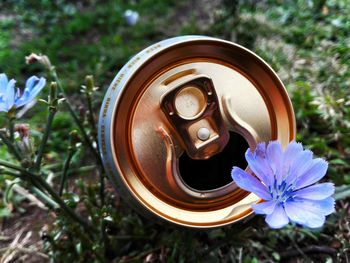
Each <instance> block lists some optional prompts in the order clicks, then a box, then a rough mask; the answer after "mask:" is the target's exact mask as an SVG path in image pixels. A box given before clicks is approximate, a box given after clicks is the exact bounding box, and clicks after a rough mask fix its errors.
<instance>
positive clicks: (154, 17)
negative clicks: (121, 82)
mask: <svg viewBox="0 0 350 263" xmlns="http://www.w3.org/2000/svg"><path fill="white" fill-rule="evenodd" d="M126 9H133V10H136V11H138V12H139V14H140V21H139V23H137V24H136V25H135V26H128V25H127V24H126V22H125V21H124V19H123V12H124V11H125V10H126ZM349 14H350V3H349V1H348V0H328V1H326V0H297V1H292V0H289V1H288V0H285V1H283V0H266V1H254V0H251V1H229V0H223V1H199V0H197V1H185V0H177V1H174V0H168V1H162V0H140V1H136V0H135V1H122V0H113V1H112V0H105V1H97V0H95V1H94V0H91V1H68V0H55V1H49V0H27V1H26V0H17V1H16V0H7V1H6V0H5V1H1V3H0V72H5V73H6V74H7V75H8V76H9V77H10V78H16V79H17V81H18V83H19V84H20V85H21V84H22V86H23V84H24V81H25V79H26V78H28V77H29V76H31V75H33V74H37V75H43V72H42V69H41V68H40V67H39V66H37V65H32V66H28V65H26V64H25V62H24V57H25V56H26V55H28V54H29V53H31V52H36V53H43V54H46V55H47V56H49V57H50V59H51V61H52V64H54V65H55V66H56V68H57V70H58V73H59V75H60V76H61V77H62V81H63V84H64V85H65V86H66V87H67V90H68V92H69V94H70V97H71V98H72V99H73V100H74V101H75V103H76V105H75V106H76V109H77V111H84V107H86V105H85V102H84V98H82V96H81V94H79V90H80V86H81V85H82V84H83V82H84V81H83V80H84V76H85V75H87V74H93V75H94V76H95V81H96V82H97V86H99V87H100V89H99V91H98V92H96V94H95V100H94V104H93V106H94V109H95V110H96V115H97V114H98V111H99V106H100V104H101V101H102V98H103V95H104V92H105V91H106V89H107V87H108V84H109V83H110V81H111V80H112V78H113V76H114V75H115V74H116V73H117V72H118V70H119V69H120V68H121V67H122V66H123V65H124V64H125V63H126V62H127V61H128V59H129V58H130V57H131V56H132V55H133V54H135V53H136V52H138V51H140V50H142V49H143V48H145V47H147V46H148V45H150V44H152V43H154V42H156V41H159V40H162V39H165V38H169V37H172V36H178V35H183V34H201V35H209V36H215V37H219V38H223V39H227V40H230V41H233V42H236V43H238V44H241V45H243V46H246V47H248V48H250V49H251V50H253V51H254V52H256V53H257V54H258V55H259V56H261V57H262V58H263V59H264V60H265V61H266V62H267V63H269V64H270V65H271V66H272V68H273V69H274V70H275V71H276V72H277V73H278V75H279V76H280V78H281V79H282V81H283V82H284V84H285V85H286V87H287V90H288V93H289V95H290V97H291V100H292V103H293V106H294V110H295V114H296V120H297V132H298V134H297V140H298V141H302V142H303V144H304V145H306V147H308V148H310V149H312V150H313V151H314V153H315V154H316V155H319V156H322V157H325V158H326V159H327V160H328V161H329V171H328V174H327V178H326V179H327V180H332V181H333V182H334V183H335V184H336V185H337V186H338V188H337V194H336V199H337V200H338V202H337V208H336V210H337V212H336V213H335V214H333V215H331V216H330V217H329V218H328V221H327V223H326V225H325V227H324V228H323V229H320V230H319V231H311V230H308V229H301V228H297V227H289V228H285V229H283V230H278V231H277V230H269V229H267V228H266V227H265V226H264V224H263V223H262V222H261V219H259V218H255V219H254V220H253V221H252V222H251V223H250V225H249V226H247V227H248V228H247V230H246V231H244V232H241V233H238V229H239V227H241V226H238V227H237V226H232V227H227V228H222V229H216V230H212V231H208V232H204V231H203V232H195V231H192V230H183V229H176V228H172V227H169V226H159V225H156V224H154V223H152V222H149V221H148V220H147V219H144V218H142V217H140V216H138V215H137V214H135V213H134V212H132V211H131V210H130V209H129V208H127V206H126V204H124V202H123V201H121V202H116V200H117V196H116V193H115V192H114V190H110V189H107V190H106V196H107V201H106V204H105V205H104V206H103V207H102V208H101V207H100V206H98V205H97V204H96V201H95V200H97V199H98V195H99V191H98V184H97V183H96V180H94V179H93V177H90V176H86V174H88V173H87V172H82V173H78V172H74V169H78V168H79V167H80V166H81V165H82V164H91V157H90V156H89V154H88V152H86V151H85V150H84V149H83V148H81V149H80V150H79V151H78V153H77V154H76V155H75V157H74V160H73V162H72V166H73V168H72V169H73V172H72V174H73V176H72V182H73V183H74V186H72V189H73V190H74V191H72V192H75V194H69V195H66V197H65V198H66V202H67V203H69V204H70V205H71V206H72V207H73V208H76V207H79V206H81V205H82V204H83V206H84V207H85V210H84V211H85V213H87V214H88V215H89V217H90V219H91V220H92V221H93V222H94V223H96V224H101V222H102V221H103V224H105V225H107V228H106V229H107V233H106V235H108V236H109V238H108V239H104V237H103V235H102V236H100V237H99V238H100V239H98V238H97V239H95V240H93V241H91V240H89V238H88V237H86V236H84V235H83V233H81V232H82V231H81V229H80V228H79V226H76V225H75V224H72V223H70V222H69V220H68V219H67V218H65V217H63V216H62V215H60V213H57V217H56V219H55V220H54V221H53V220H51V221H50V222H52V226H51V227H50V229H49V231H47V233H45V235H44V237H43V240H44V243H43V249H44V251H45V252H46V253H47V254H48V255H49V256H50V258H51V259H53V260H55V261H57V262H67V261H69V260H70V261H72V262H79V261H80V262H86V260H90V261H91V260H93V261H95V262H101V261H112V260H115V262H118V261H122V262H142V261H144V260H145V259H146V258H147V259H148V260H150V261H147V262H157V261H164V262H165V261H168V262H260V261H265V262H271V261H285V260H291V258H292V259H293V260H297V261H315V262H319V261H327V262H341V261H344V262H346V261H348V260H349V253H350V252H349V249H350V245H349V239H350V226H349V220H350V212H349V204H348V201H349V196H350V188H349V185H350V136H349V135H350V88H349V87H350V19H349V18H350V17H349V16H350V15H349ZM41 96H42V97H46V96H47V91H44V92H43V93H42V95H41ZM45 109H46V108H45V106H44V105H42V104H39V103H38V104H37V105H36V106H35V107H34V108H33V109H31V110H30V111H29V112H28V113H26V115H25V116H24V117H23V119H22V121H23V122H25V123H29V124H30V127H31V128H32V131H31V135H32V136H33V138H34V139H35V141H36V143H38V141H39V140H40V137H41V134H42V129H43V127H44V125H45V123H43V121H42V120H43V119H45V118H46V114H47V113H46V110H45ZM82 118H84V116H83V113H82ZM0 121H1V123H2V126H1V127H0V128H2V127H4V126H5V121H4V119H0ZM53 126H54V128H53V130H54V132H53V134H52V136H51V138H50V142H49V149H50V150H48V151H47V152H46V155H45V160H46V165H45V166H44V169H45V170H46V171H47V172H48V173H49V172H50V173H53V174H54V176H56V177H57V176H59V172H60V170H61V168H62V167H60V165H59V164H56V161H57V160H62V159H63V158H64V156H65V153H66V151H67V147H68V132H67V131H69V130H71V129H74V128H76V127H75V126H74V124H72V121H71V119H70V116H69V114H68V113H67V112H65V111H64V110H63V111H60V112H59V113H58V114H57V118H56V119H55V121H54V124H53ZM0 157H1V159H8V158H10V157H9V155H8V153H7V151H6V148H5V147H0ZM55 165H56V166H55ZM86 167H88V166H86ZM87 170H88V169H87ZM91 171H93V170H91ZM90 173H93V172H90ZM92 176H93V175H92ZM8 179H11V178H7V177H5V176H0V189H1V192H2V193H5V192H6V189H7V188H8V184H7V183H6V180H8ZM1 192H0V193H1ZM0 195H2V197H4V194H0ZM22 199H23V198H21V197H20V196H16V195H14V194H13V196H12V198H10V202H12V203H13V204H14V207H15V209H14V210H11V211H10V210H9V208H8V205H7V202H4V201H0V218H1V217H3V218H11V217H13V216H15V214H21V213H22V212H23V211H22V210H21V204H22V202H23V200H22ZM102 219H103V220H102ZM101 220H102V221H101ZM106 240H108V244H106V243H103V242H106ZM315 247H317V248H319V249H321V250H320V251H319V252H318V253H309V252H308V250H307V249H308V248H315ZM322 249H323V250H322ZM327 249H330V250H327ZM286 251H292V252H293V251H296V253H295V255H294V254H292V255H294V257H293V256H290V254H288V253H286ZM152 260H153V261H152ZM297 261H291V262H297Z"/></svg>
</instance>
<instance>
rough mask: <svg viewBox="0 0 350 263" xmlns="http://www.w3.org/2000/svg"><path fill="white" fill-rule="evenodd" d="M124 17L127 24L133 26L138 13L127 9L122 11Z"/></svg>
mask: <svg viewBox="0 0 350 263" xmlns="http://www.w3.org/2000/svg"><path fill="white" fill-rule="evenodd" d="M124 18H125V21H126V23H127V24H128V25H129V26H134V25H136V23H137V21H138V20H139V13H138V12H136V11H133V10H129V9H128V10H126V11H125V12H124Z"/></svg>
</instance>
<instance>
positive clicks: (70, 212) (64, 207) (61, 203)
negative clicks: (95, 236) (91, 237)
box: [35, 176, 93, 233]
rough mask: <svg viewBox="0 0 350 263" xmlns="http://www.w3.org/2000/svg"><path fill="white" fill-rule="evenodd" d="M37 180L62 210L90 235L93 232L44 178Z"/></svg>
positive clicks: (37, 178)
mask: <svg viewBox="0 0 350 263" xmlns="http://www.w3.org/2000/svg"><path fill="white" fill-rule="evenodd" d="M35 180H37V182H38V183H39V184H40V185H41V186H42V187H43V188H44V189H45V191H46V192H48V193H49V194H50V195H51V197H52V198H53V199H54V201H55V202H56V203H57V204H58V205H59V206H60V207H61V209H62V210H63V211H64V212H65V213H66V214H67V215H68V216H70V217H71V218H72V219H73V220H74V221H76V222H77V223H79V224H80V225H81V226H82V227H83V228H84V229H85V230H86V231H87V232H88V233H90V232H91V230H93V228H92V226H90V225H89V224H88V223H87V222H86V221H85V220H83V219H82V218H80V217H79V216H78V215H77V214H76V213H75V212H74V211H73V210H72V209H71V208H69V207H68V206H67V205H66V203H65V202H64V201H63V200H62V199H61V197H60V196H59V195H58V194H57V193H56V192H55V191H54V190H53V189H52V187H51V186H50V185H49V184H48V183H47V182H46V181H45V180H44V179H43V178H42V177H38V176H35Z"/></svg>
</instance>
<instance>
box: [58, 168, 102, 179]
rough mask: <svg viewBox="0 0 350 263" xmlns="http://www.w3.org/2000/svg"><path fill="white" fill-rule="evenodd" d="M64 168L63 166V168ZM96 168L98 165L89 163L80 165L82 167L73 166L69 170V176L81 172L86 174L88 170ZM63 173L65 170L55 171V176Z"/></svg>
mask: <svg viewBox="0 0 350 263" xmlns="http://www.w3.org/2000/svg"><path fill="white" fill-rule="evenodd" d="M62 169H63V168H62ZM95 169H96V165H87V166H83V167H80V168H71V169H69V170H68V171H67V176H70V175H73V174H74V175H79V174H84V173H87V172H91V171H93V170H95ZM62 174H63V171H60V172H57V173H55V175H54V178H56V177H58V176H60V177H61V176H62Z"/></svg>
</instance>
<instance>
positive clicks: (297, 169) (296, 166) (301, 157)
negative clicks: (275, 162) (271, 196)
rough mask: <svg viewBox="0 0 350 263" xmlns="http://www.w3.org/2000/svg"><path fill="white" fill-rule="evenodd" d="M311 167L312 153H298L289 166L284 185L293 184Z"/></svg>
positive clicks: (306, 151)
mask: <svg viewBox="0 0 350 263" xmlns="http://www.w3.org/2000/svg"><path fill="white" fill-rule="evenodd" d="M311 165H312V152H311V151H309V150H305V151H302V152H299V153H298V154H297V156H295V158H294V161H293V162H292V163H291V164H290V167H289V172H288V175H287V176H286V179H285V180H286V183H287V184H293V183H295V182H296V180H297V179H298V178H299V177H300V176H301V175H302V174H303V173H305V171H307V169H309V168H310V166H311Z"/></svg>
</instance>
